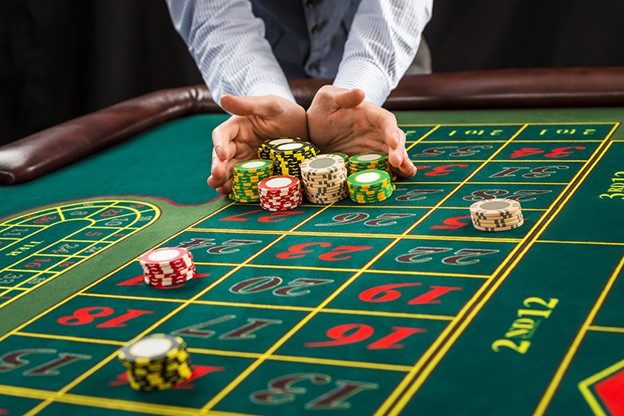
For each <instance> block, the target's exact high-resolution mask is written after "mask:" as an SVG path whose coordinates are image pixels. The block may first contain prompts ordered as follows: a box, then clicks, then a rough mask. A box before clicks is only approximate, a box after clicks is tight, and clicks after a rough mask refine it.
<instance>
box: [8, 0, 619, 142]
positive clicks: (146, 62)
mask: <svg viewBox="0 0 624 416" xmlns="http://www.w3.org/2000/svg"><path fill="white" fill-rule="evenodd" d="M290 1H293V0H290ZM326 1H328V0H326ZM338 1H339V0H338ZM413 1H419V0H413ZM0 5H2V11H1V12H0V144H1V143H6V142H9V141H12V140H15V139H18V138H20V137H24V136H26V135H28V134H31V133H34V132H37V131H39V130H42V129H44V128H47V127H49V126H52V125H55V124H58V123H61V122H63V121H65V120H69V119H71V118H74V117H77V116H80V115H82V114H86V113H89V112H92V111H95V110H98V109H100V108H103V107H106V106H108V105H111V104H114V103H117V102H119V101H122V100H125V99H128V98H132V97H135V96H138V95H141V94H144V93H147V92H150V91H155V90H159V89H163V88H170V87H177V86H184V85H191V84H197V83H201V82H202V80H201V77H200V76H199V73H198V72H197V69H196V67H195V64H194V62H193V60H192V59H191V57H190V56H189V55H188V53H187V51H186V46H185V45H184V44H183V42H182V40H181V39H180V38H179V37H178V35H177V33H176V32H175V30H174V28H173V26H172V24H171V21H170V19H169V15H168V12H167V8H166V5H165V2H164V0H98V1H96V0H0ZM623 18H624V1H622V0H595V1H588V0H461V1H460V0H434V14H433V18H432V20H431V22H430V23H429V25H428V27H427V29H426V31H425V37H426V38H427V40H428V42H429V45H430V47H431V50H432V55H433V69H434V71H435V72H448V71H462V70H478V69H495V68H523V67H524V68H526V67H565V66H591V67H598V66H624V24H623Z"/></svg>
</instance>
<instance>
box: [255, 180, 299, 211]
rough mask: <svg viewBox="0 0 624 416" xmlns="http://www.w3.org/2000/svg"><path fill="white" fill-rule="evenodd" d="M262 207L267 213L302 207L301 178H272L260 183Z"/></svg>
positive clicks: (259, 191) (259, 192)
mask: <svg viewBox="0 0 624 416" xmlns="http://www.w3.org/2000/svg"><path fill="white" fill-rule="evenodd" d="M258 194H259V195H260V207H261V208H262V209H264V210H266V211H285V210H288V209H292V208H295V207H298V206H299V205H301V202H302V200H303V193H302V190H301V183H300V181H299V178H297V177H295V176H290V175H282V176H271V177H270V178H266V179H263V180H262V181H260V183H258Z"/></svg>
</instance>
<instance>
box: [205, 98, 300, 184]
mask: <svg viewBox="0 0 624 416" xmlns="http://www.w3.org/2000/svg"><path fill="white" fill-rule="evenodd" d="M220 104H221V107H222V108H223V109H224V110H226V111H228V112H229V113H231V114H232V116H231V117H230V118H229V119H228V120H226V121H224V122H223V123H222V124H220V125H219V126H218V127H217V128H216V129H214V130H213V132H212V142H213V145H214V150H213V152H212V168H211V172H210V173H211V175H210V177H209V178H208V184H209V185H210V186H211V187H213V188H215V189H216V190H217V192H219V193H221V194H227V193H229V192H230V191H231V189H232V168H233V167H234V165H236V164H237V163H238V162H242V161H245V160H249V159H256V158H257V157H258V147H260V145H261V144H262V142H263V141H264V140H266V139H272V138H276V137H283V136H297V137H300V138H301V139H304V140H307V138H308V132H307V127H306V112H305V110H304V109H303V107H301V106H300V105H298V104H296V103H293V102H291V101H289V100H286V99H285V98H281V97H278V96H274V95H266V96H261V97H234V96H232V95H225V96H223V97H222V98H221V102H220Z"/></svg>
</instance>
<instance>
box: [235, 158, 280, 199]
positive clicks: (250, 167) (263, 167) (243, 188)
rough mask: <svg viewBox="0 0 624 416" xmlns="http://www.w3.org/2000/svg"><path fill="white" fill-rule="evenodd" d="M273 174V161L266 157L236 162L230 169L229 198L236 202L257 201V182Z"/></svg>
mask: <svg viewBox="0 0 624 416" xmlns="http://www.w3.org/2000/svg"><path fill="white" fill-rule="evenodd" d="M271 175H273V162H272V161H271V160H268V159H252V160H247V161H245V162H240V163H237V164H236V165H235V166H234V168H233V169H232V192H230V195H229V197H230V199H232V200H234V201H237V202H258V201H259V200H260V197H259V195H258V182H260V181H261V180H262V179H264V178H268V177H269V176H271Z"/></svg>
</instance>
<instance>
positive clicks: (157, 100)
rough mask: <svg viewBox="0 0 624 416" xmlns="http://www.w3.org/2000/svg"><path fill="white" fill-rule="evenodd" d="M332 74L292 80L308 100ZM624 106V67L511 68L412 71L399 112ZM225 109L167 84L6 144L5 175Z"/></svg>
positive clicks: (25, 174)
mask: <svg viewBox="0 0 624 416" xmlns="http://www.w3.org/2000/svg"><path fill="white" fill-rule="evenodd" d="M327 83H329V81H327V80H296V81H292V82H291V87H292V90H293V93H294V95H295V98H296V99H297V101H298V102H299V103H300V104H301V105H303V106H304V107H308V106H309V105H310V103H311V102H312V98H313V97H314V94H315V93H316V91H317V90H318V88H320V87H321V86H322V85H324V84H327ZM580 106H583V107H599V106H624V68H564V69H509V70H492V71H473V72H457V73H442V74H431V75H421V76H408V77H405V78H404V79H403V80H402V81H401V83H400V84H399V86H398V87H397V88H396V89H395V90H394V91H393V93H392V94H391V95H390V97H389V98H388V100H387V101H386V103H385V104H384V107H386V108H387V109H389V110H391V111H398V110H432V109H470V108H473V109H475V108H478V109H485V108H522V107H524V108H532V107H535V108H537V107H580ZM211 112H221V109H220V108H219V106H217V105H216V104H215V103H214V101H213V100H212V98H211V96H210V93H209V92H208V90H207V89H206V87H205V86H190V87H183V88H175V89H167V90H161V91H157V92H153V93H150V94H146V95H143V96H140V97H137V98H133V99H130V100H127V101H124V102H121V103H119V104H115V105H113V106H110V107H107V108H104V109H102V110H100V111H96V112H93V113H91V114H87V115H85V116H82V117H78V118H76V119H73V120H70V121H67V122H65V123H62V124H59V125H57V126H54V127H51V128H49V129H46V130H43V131H41V132H38V133H35V134H33V135H30V136H28V137H25V138H22V139H20V140H17V141H15V142H13V143H9V144H7V145H5V146H2V147H0V182H1V183H4V184H14V183H20V182H26V181H30V180H33V179H35V178H37V177H39V176H42V175H45V174H46V173H48V172H52V171H54V170H56V169H60V168H62V167H63V166H66V165H68V164H70V163H73V162H75V161H77V160H80V159H82V158H84V157H86V156H88V155H90V154H93V153H95V152H98V151H100V150H102V149H105V148H107V147H109V146H112V145H114V144H117V143H119V142H121V141H123V140H126V139H128V138H131V137H133V136H135V135H137V134H139V133H141V132H143V131H146V130H148V129H149V128H151V127H154V126H157V125H159V124H161V123H163V122H166V121H168V120H172V119H175V118H178V117H182V116H186V115H191V114H199V113H211Z"/></svg>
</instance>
